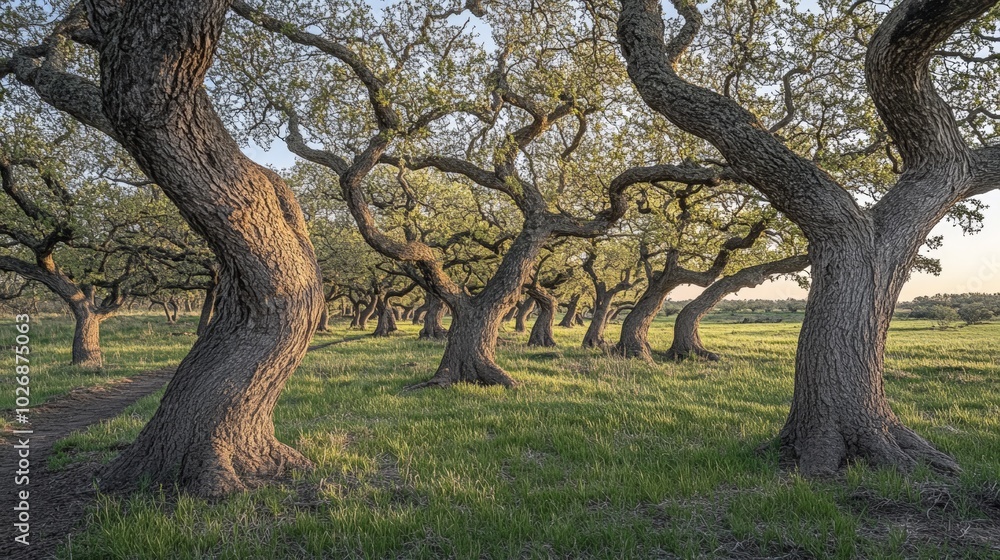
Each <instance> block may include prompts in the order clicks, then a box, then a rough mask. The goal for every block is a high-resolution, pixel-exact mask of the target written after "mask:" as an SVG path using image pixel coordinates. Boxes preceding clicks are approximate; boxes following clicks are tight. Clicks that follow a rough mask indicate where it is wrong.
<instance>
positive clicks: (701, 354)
mask: <svg viewBox="0 0 1000 560" xmlns="http://www.w3.org/2000/svg"><path fill="white" fill-rule="evenodd" d="M807 266H809V257H806V256H804V255H801V256H794V257H789V258H787V259H781V260H779V261H773V262H769V263H763V264H759V265H756V266H751V267H748V268H744V269H743V270H740V271H739V272H736V273H734V274H731V275H729V276H726V277H723V278H720V279H719V280H717V281H716V282H714V283H713V284H712V285H711V286H709V287H708V288H706V289H705V291H704V292H702V293H701V294H700V295H699V296H698V297H696V298H694V299H693V300H691V302H690V303H688V304H687V305H685V306H684V308H683V309H681V310H680V312H679V313H678V314H677V319H675V320H674V340H673V343H672V344H671V345H670V349H669V350H667V357H668V358H670V359H672V360H684V359H686V358H689V357H698V358H705V359H706V360H711V361H717V360H718V359H719V355H718V354H716V353H714V352H710V351H708V350H706V349H705V346H704V345H703V344H702V342H701V336H699V334H698V326H699V325H700V324H701V319H702V317H704V316H705V315H706V314H707V313H708V312H709V311H711V310H712V309H713V308H714V307H715V306H716V305H717V304H718V303H719V302H720V301H722V299H723V298H725V297H726V296H727V295H729V294H733V293H736V292H738V291H739V290H742V289H743V288H753V287H756V286H759V285H761V284H763V283H764V281H765V280H767V279H768V278H770V277H772V276H775V275H778V274H791V273H793V272H799V271H801V270H803V269H805V268H806V267H807Z"/></svg>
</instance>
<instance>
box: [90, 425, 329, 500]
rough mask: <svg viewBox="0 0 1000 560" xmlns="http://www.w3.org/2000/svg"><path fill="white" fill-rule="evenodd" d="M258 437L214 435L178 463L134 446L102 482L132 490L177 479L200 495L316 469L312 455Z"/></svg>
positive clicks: (107, 486) (238, 489) (232, 490)
mask: <svg viewBox="0 0 1000 560" xmlns="http://www.w3.org/2000/svg"><path fill="white" fill-rule="evenodd" d="M255 439H257V441H255V442H252V444H251V442H242V443H240V444H232V443H228V442H223V441H218V440H214V441H211V442H202V443H200V444H196V445H192V446H190V447H189V448H188V449H187V451H186V453H185V454H184V455H185V458H184V461H183V463H182V464H181V465H179V466H178V465H175V464H171V462H170V460H169V459H168V458H167V457H165V456H163V455H162V454H160V453H158V452H157V449H156V448H153V449H147V450H144V451H145V452H137V451H138V450H131V449H130V450H129V451H130V453H129V454H128V455H127V456H121V457H120V458H119V459H120V460H116V461H114V462H112V463H111V464H110V465H109V466H108V467H107V468H106V469H105V470H104V472H103V473H102V476H101V479H100V486H101V489H102V491H105V492H108V491H112V492H118V493H128V492H132V491H135V490H138V489H140V488H141V487H143V486H147V485H148V486H149V487H151V488H158V487H160V486H164V487H168V488H169V487H172V486H173V485H175V484H176V485H177V486H178V487H179V488H181V489H183V490H184V491H185V492H187V493H190V494H193V495H196V496H200V497H206V498H220V497H224V496H226V495H229V494H233V493H236V492H242V491H244V490H247V489H249V488H255V487H258V486H262V485H264V484H267V483H269V482H272V481H273V480H274V479H275V478H283V477H285V476H287V475H288V474H290V472H291V471H293V470H297V471H309V470H312V468H313V464H312V462H311V461H310V460H309V459H307V458H306V457H305V456H304V455H302V454H301V453H299V452H298V451H296V450H295V449H293V448H291V447H289V446H287V445H285V444H283V443H281V442H280V441H278V440H277V439H275V438H274V437H269V438H255ZM151 473H155V474H151Z"/></svg>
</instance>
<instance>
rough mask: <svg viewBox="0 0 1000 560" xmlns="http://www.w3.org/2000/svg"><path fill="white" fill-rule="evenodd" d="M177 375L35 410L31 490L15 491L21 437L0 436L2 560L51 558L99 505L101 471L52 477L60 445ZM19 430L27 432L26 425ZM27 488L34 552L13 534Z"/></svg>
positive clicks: (141, 379) (83, 393)
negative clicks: (96, 481) (19, 499)
mask: <svg viewBox="0 0 1000 560" xmlns="http://www.w3.org/2000/svg"><path fill="white" fill-rule="evenodd" d="M173 374H174V368H168V369H161V370H156V371H150V372H146V373H144V374H142V375H138V376H135V377H132V378H129V379H126V380H123V381H121V382H117V383H112V384H108V385H103V386H100V387H88V388H84V389H77V390H74V391H72V392H70V393H69V394H68V395H66V396H64V397H60V398H58V399H55V400H53V401H50V402H48V403H46V404H44V405H42V406H40V407H38V408H33V409H32V410H31V414H30V418H31V421H32V423H31V425H30V429H31V430H33V432H34V433H32V434H31V435H30V436H29V437H30V449H31V455H30V460H31V467H30V471H31V472H30V475H29V477H30V485H29V486H27V487H25V486H20V487H18V486H15V485H14V476H13V474H14V471H15V470H17V467H16V460H17V457H16V454H15V452H14V449H13V445H15V443H16V437H15V436H14V435H13V434H12V433H10V431H6V432H3V433H0V436H2V437H0V500H2V502H0V504H2V505H0V511H2V512H3V513H0V516H5V517H4V518H3V519H2V520H0V526H2V527H3V528H4V529H3V531H2V534H3V540H2V541H0V558H18V559H23V560H30V559H35V558H50V557H52V556H53V555H54V554H55V550H56V547H57V546H58V545H59V544H60V543H62V542H64V540H65V538H66V535H67V534H68V533H69V532H70V531H71V530H72V529H73V527H74V526H75V525H76V524H77V522H78V521H79V520H80V518H81V517H82V516H83V514H84V512H85V511H86V507H87V505H88V504H90V503H91V501H92V500H93V499H94V496H95V491H94V486H93V483H92V482H93V478H94V474H95V473H96V472H97V469H98V468H99V466H100V465H99V464H97V463H75V464H73V465H70V466H69V467H67V468H65V469H62V470H59V471H50V470H49V469H48V467H47V464H48V460H49V456H50V455H51V454H52V448H53V446H54V445H55V443H56V442H57V441H59V440H60V439H62V438H64V437H66V436H68V435H70V434H71V433H72V432H75V431H77V430H82V429H84V428H86V427H87V426H90V425H92V424H96V423H98V422H101V421H102V420H107V419H110V418H114V417H115V416H117V415H118V414H120V413H121V412H122V411H123V410H125V409H126V408H127V407H128V406H129V405H131V404H132V403H134V402H136V401H137V400H139V399H141V398H142V397H145V396H147V395H150V394H153V393H155V392H156V391H158V390H159V389H160V388H161V387H163V385H164V384H165V383H166V382H167V381H169V380H170V378H171V377H172V376H173ZM16 427H17V429H21V428H22V426H21V425H17V426H16ZM24 428H29V427H28V426H24ZM20 437H24V436H20ZM25 488H27V489H28V491H29V492H30V508H31V509H30V516H31V517H30V525H31V531H30V537H29V540H30V543H31V544H30V545H29V546H24V545H22V544H19V543H16V542H14V535H13V534H12V531H13V525H12V524H13V510H12V509H11V508H12V507H13V504H14V503H15V501H14V497H15V495H16V494H15V492H16V490H23V489H25Z"/></svg>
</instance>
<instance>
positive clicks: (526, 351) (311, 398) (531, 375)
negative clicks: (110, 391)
mask: <svg viewBox="0 0 1000 560" xmlns="http://www.w3.org/2000/svg"><path fill="white" fill-rule="evenodd" d="M715 319H716V322H709V323H708V324H706V325H704V327H703V330H702V338H703V340H704V341H705V343H706V345H707V346H708V347H709V348H710V349H712V350H714V351H717V352H719V353H720V354H722V355H723V360H722V361H721V362H718V363H706V362H689V363H682V364H674V363H661V364H658V365H646V364H643V363H638V362H634V361H623V360H620V359H616V358H612V357H608V356H605V355H602V354H601V353H599V352H593V351H586V350H583V349H581V348H579V347H578V344H579V341H580V340H581V339H582V337H583V333H584V328H583V327H577V328H574V329H564V328H560V327H556V329H555V334H556V338H557V341H558V343H559V347H558V348H554V349H533V348H528V347H527V346H526V345H525V342H526V340H527V334H526V333H524V334H520V333H514V332H513V329H512V326H510V327H509V328H508V331H507V332H504V333H503V334H502V339H503V340H502V343H501V347H500V348H499V351H498V354H499V360H498V361H499V363H500V364H501V365H502V366H503V367H504V368H506V369H507V370H508V371H509V372H511V373H512V375H513V376H514V377H515V378H516V379H518V380H519V381H521V382H522V383H523V385H522V386H521V387H519V388H518V389H515V390H508V391H505V390H502V389H498V388H481V387H473V386H459V387H454V388H451V389H447V390H426V391H417V392H405V391H403V389H404V387H406V386H408V385H411V384H413V383H415V382H418V381H421V380H424V379H427V378H429V377H430V376H431V375H432V374H433V372H434V369H435V367H436V365H437V360H438V358H439V356H440V354H441V351H442V348H443V344H441V343H434V342H423V341H418V340H417V339H416V334H417V330H418V327H415V326H413V325H410V324H408V322H402V323H401V324H400V326H401V327H402V329H403V330H402V332H401V333H397V335H396V336H394V337H392V338H389V339H371V338H365V339H356V336H357V334H358V333H357V332H356V331H349V330H347V328H346V326H344V325H342V324H341V325H334V327H333V329H332V331H331V332H329V333H321V334H319V335H317V337H316V340H315V342H314V344H321V343H324V342H334V341H338V340H343V339H352V340H348V341H346V342H343V343H340V344H336V345H332V346H328V347H325V348H322V349H319V350H316V351H313V352H310V353H309V354H308V356H307V357H306V359H305V362H304V364H303V366H302V367H301V368H300V369H299V370H298V371H297V372H296V374H295V375H294V376H293V377H292V379H291V381H290V382H289V384H288V386H287V389H286V390H285V392H284V394H283V396H282V398H281V401H280V403H279V405H278V408H277V411H276V415H275V423H276V428H277V432H278V436H279V438H280V439H281V440H283V441H285V442H288V443H290V444H292V445H294V446H295V447H296V448H298V449H299V450H301V451H302V452H304V453H305V454H306V455H307V456H308V457H310V458H311V459H312V460H313V461H314V463H315V464H316V470H315V471H313V472H310V473H304V474H296V475H295V477H294V478H293V479H292V480H290V481H288V482H286V483H284V484H281V485H277V486H269V487H265V488H261V489H258V490H254V491H250V492H247V493H245V494H241V495H237V496H233V497H231V498H229V499H226V500H223V501H220V502H209V501H204V500H200V499H194V498H190V497H185V496H181V497H179V498H175V497H171V493H170V492H161V491H157V490H151V491H149V492H147V493H145V494H140V495H137V496H132V497H128V498H122V497H116V496H102V497H100V498H99V500H98V503H97V504H96V505H95V506H94V507H93V508H92V510H91V512H90V513H89V514H88V517H87V519H85V520H83V522H82V523H81V525H80V527H81V530H80V531H79V532H77V533H75V534H74V535H73V536H72V539H71V540H70V542H68V543H66V544H65V545H64V546H63V547H62V548H61V549H60V556H61V557H63V558H72V559H85V558H94V559H106V558H122V559H124V558H139V559H154V558H231V559H246V558H268V559H278V558H297V559H299V558H301V559H306V558H494V559H501V558H676V557H680V558H758V557H782V558H858V557H862V558H950V557H954V558H1000V532H998V527H1000V485H998V482H997V481H1000V367H998V364H997V362H996V357H997V356H1000V324H996V325H995V324H986V325H976V326H971V327H965V328H955V329H950V330H946V331H940V330H933V329H932V328H931V326H932V324H931V322H929V321H897V322H896V323H895V324H894V326H893V329H892V333H891V338H890V350H889V355H888V359H887V362H888V372H887V385H888V392H889V394H890V397H891V399H892V402H893V406H894V409H895V410H896V412H897V413H898V414H899V415H900V416H901V417H902V419H903V420H904V421H905V422H906V423H907V424H908V425H909V426H911V427H913V428H915V429H916V430H917V431H918V432H919V433H920V434H922V435H924V436H925V437H927V438H929V439H930V440H931V441H933V442H934V443H935V444H937V445H938V446H940V447H941V448H942V449H944V450H946V451H947V452H949V453H952V454H953V455H955V456H956V457H957V458H958V459H959V462H960V463H961V464H962V466H963V467H964V469H965V471H964V473H963V474H962V475H960V476H959V477H957V478H954V479H945V478H941V477H938V476H936V475H934V474H932V473H930V472H928V471H927V470H925V469H921V470H918V471H917V472H915V473H913V474H912V475H910V476H903V475H901V474H899V473H897V472H893V471H872V470H868V469H866V468H864V467H863V466H853V467H851V468H850V469H849V470H848V471H847V472H846V473H845V474H844V475H843V477H841V478H840V479H837V480H829V481H808V480H804V479H801V478H800V477H798V476H796V475H795V474H794V473H788V472H781V471H779V469H778V468H777V464H776V462H777V459H776V452H775V450H774V449H773V447H770V448H768V447H765V448H764V451H760V452H758V451H756V449H757V448H758V447H759V446H761V444H763V443H766V442H768V441H769V439H770V438H772V437H773V436H774V435H775V434H776V433H777V431H778V430H779V429H780V428H781V426H782V423H783V421H784V418H785V415H786V413H787V411H788V407H789V405H790V399H791V394H792V374H793V356H794V349H795V338H796V334H797V331H798V328H799V326H798V324H795V323H794V322H791V321H787V320H786V321H783V322H781V323H775V324H733V323H732V322H718V321H725V320H726V318H725V317H716V318H715ZM194 324H195V318H193V317H183V318H182V322H181V323H180V324H178V325H166V324H164V322H163V319H162V317H160V316H154V315H149V316H127V317H122V318H117V319H112V320H110V321H108V323H106V325H105V328H104V349H105V355H106V361H107V362H108V363H109V367H108V368H107V370H106V371H105V372H101V373H83V372H79V371H75V370H74V369H73V368H70V367H69V366H64V365H59V364H63V363H66V362H68V359H69V355H68V348H69V346H68V345H69V338H68V336H69V334H70V333H71V330H70V325H69V324H68V322H66V321H65V320H63V319H56V318H51V319H42V321H41V323H40V324H38V325H37V326H35V327H34V330H33V332H34V333H35V337H36V338H34V339H33V345H34V347H33V349H32V351H33V356H34V358H35V360H37V362H36V368H38V369H36V373H35V378H34V381H33V385H32V390H33V397H34V398H35V402H36V403H37V402H38V399H39V398H44V397H46V396H51V395H55V394H59V393H60V392H65V391H67V390H68V389H69V388H72V387H75V386H80V385H86V384H93V383H100V382H106V381H113V380H114V379H115V378H116V377H119V376H122V375H127V374H130V373H135V372H138V371H140V370H144V369H153V368H158V367H162V366H165V365H169V364H171V363H176V361H178V360H179V358H180V357H182V356H183V354H184V351H185V349H186V348H187V347H188V346H190V344H191V343H192V342H193V340H194V337H193V336H192V335H191V334H190V333H191V332H193V331H194ZM8 326H9V325H8V324H4V325H3V332H8V333H10V332H12V330H11V329H8V328H7V327H8ZM617 328H618V327H617V325H612V327H611V332H610V333H609V339H614V338H615V337H616V336H617ZM176 333H180V334H176ZM184 333H188V334H184ZM652 335H653V341H652V342H653V345H654V348H660V349H665V348H667V347H668V346H669V341H670V335H671V323H670V322H669V321H668V320H663V321H658V322H657V323H656V325H655V326H654V329H653V331H652ZM4 359H5V360H8V361H9V356H5V358H4ZM4 363H8V362H6V361H5V362H4ZM10 377H11V376H4V386H8V387H12V385H11V380H10ZM11 393H12V389H11V390H9V391H6V390H5V391H4V392H3V394H2V395H0V408H10V406H11V402H10V401H11V400H12V395H11ZM157 398H158V395H154V396H152V397H148V398H146V399H143V400H142V401H139V402H138V403H136V404H135V405H133V406H132V407H131V408H130V409H129V410H128V411H126V412H125V413H124V414H122V415H121V416H119V417H118V418H116V419H114V420H112V421H109V422H105V423H102V424H100V425H97V426H93V427H91V428H90V429H89V430H87V431H85V432H83V433H78V434H74V435H73V436H71V437H69V438H67V439H65V440H63V441H62V442H61V443H60V444H58V446H57V453H56V454H55V456H54V457H52V458H51V459H50V465H51V466H53V467H56V468H58V467H61V466H62V465H65V464H67V463H69V462H72V461H85V460H99V461H106V460H108V459H109V458H110V457H112V456H113V455H114V453H115V452H116V450H117V449H119V448H120V447H121V446H122V445H124V444H125V443H127V442H128V441H130V440H131V439H132V438H134V437H135V435H136V434H137V432H138V430H139V428H140V427H141V426H142V424H143V423H144V422H145V421H146V420H147V419H148V417H149V416H150V415H151V414H152V413H153V411H154V409H155V407H156V402H157Z"/></svg>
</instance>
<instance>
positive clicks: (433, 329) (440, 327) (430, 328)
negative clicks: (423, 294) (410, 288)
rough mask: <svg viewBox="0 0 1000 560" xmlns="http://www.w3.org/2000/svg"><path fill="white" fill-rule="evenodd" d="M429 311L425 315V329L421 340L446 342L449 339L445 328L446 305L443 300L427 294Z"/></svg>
mask: <svg viewBox="0 0 1000 560" xmlns="http://www.w3.org/2000/svg"><path fill="white" fill-rule="evenodd" d="M426 306H427V309H426V311H425V313H424V317H423V321H424V327H423V328H422V329H420V338H422V339H428V340H444V339H446V338H448V329H446V328H444V323H443V321H444V312H445V305H444V302H443V301H441V298H439V297H437V296H434V295H432V294H427V303H426Z"/></svg>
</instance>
